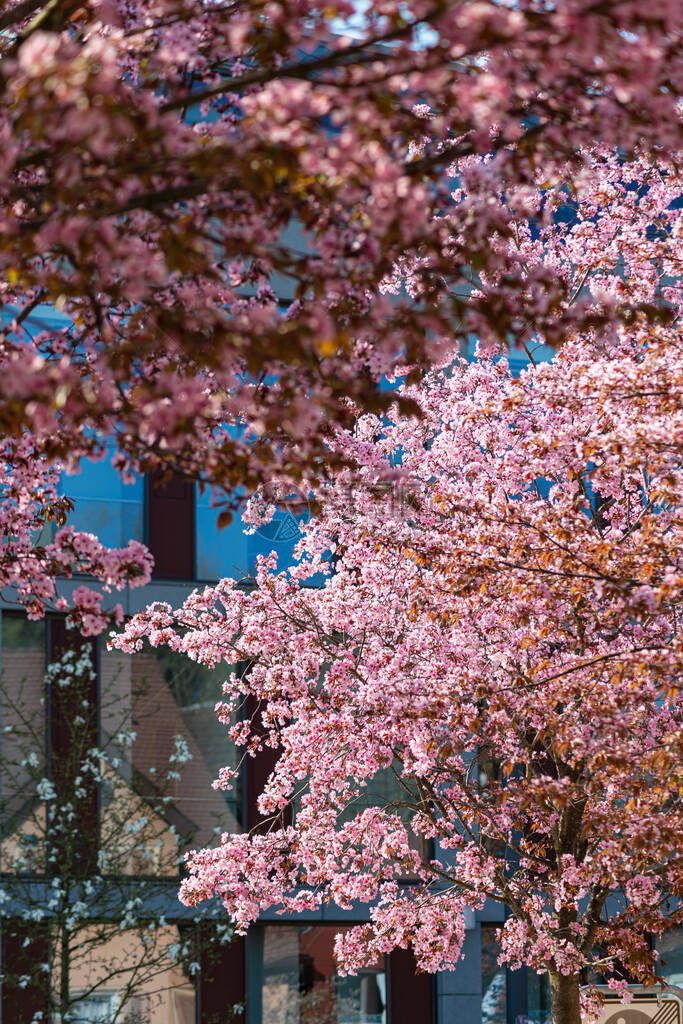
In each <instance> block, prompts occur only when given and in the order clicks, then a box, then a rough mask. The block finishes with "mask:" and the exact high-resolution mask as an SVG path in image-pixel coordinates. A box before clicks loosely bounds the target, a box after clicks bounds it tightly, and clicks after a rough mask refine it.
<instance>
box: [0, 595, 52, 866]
mask: <svg viewBox="0 0 683 1024" xmlns="http://www.w3.org/2000/svg"><path fill="white" fill-rule="evenodd" d="M45 668H46V634H45V622H44V621H42V622H29V620H28V619H27V618H26V616H25V615H23V614H16V615H14V614H11V613H8V612H4V613H3V615H2V698H1V707H0V713H1V715H2V734H1V736H0V787H1V789H0V793H1V799H0V822H1V825H2V846H1V852H0V857H1V862H2V870H3V871H18V872H26V871H28V872H32V871H42V870H44V865H45V861H44V858H45V839H46V817H45V814H46V805H45V801H44V799H43V798H41V793H42V790H41V786H40V782H41V779H44V777H45V776H46V774H47V772H46V765H45V700H44V696H45Z"/></svg>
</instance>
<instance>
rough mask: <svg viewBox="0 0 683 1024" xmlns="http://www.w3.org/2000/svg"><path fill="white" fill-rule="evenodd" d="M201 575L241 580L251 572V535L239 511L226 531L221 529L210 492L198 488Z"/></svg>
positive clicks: (210, 578) (199, 576)
mask: <svg viewBox="0 0 683 1024" xmlns="http://www.w3.org/2000/svg"><path fill="white" fill-rule="evenodd" d="M196 502H197V511H196V518H197V578H198V579H200V580H220V579H223V578H224V577H233V578H235V579H240V578H241V577H242V576H246V575H247V573H248V571H249V560H248V558H247V537H246V536H245V533H244V526H243V523H242V520H241V519H240V516H239V513H238V512H236V513H235V515H234V516H233V520H232V522H231V523H230V524H229V525H228V526H226V527H224V528H223V529H222V530H219V529H218V511H217V509H215V508H212V507H211V497H210V495H209V492H208V491H205V492H204V494H200V493H199V490H197V496H196Z"/></svg>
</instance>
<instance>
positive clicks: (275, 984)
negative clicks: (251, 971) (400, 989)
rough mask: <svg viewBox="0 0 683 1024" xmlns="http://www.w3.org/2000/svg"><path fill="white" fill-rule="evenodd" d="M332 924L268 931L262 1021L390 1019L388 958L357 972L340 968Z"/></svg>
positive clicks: (358, 1023)
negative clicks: (351, 973)
mask: <svg viewBox="0 0 683 1024" xmlns="http://www.w3.org/2000/svg"><path fill="white" fill-rule="evenodd" d="M339 930H340V929H339V928H334V927H332V926H330V925H319V926H309V927H305V926H294V925H269V926H267V927H266V928H265V929H264V931H265V935H264V945H263V987H262V1008H263V1017H262V1024H386V1019H387V1018H386V974H385V970H384V961H383V960H382V962H381V963H378V964H376V965H374V966H373V967H372V968H369V969H367V970H366V971H364V972H363V973H362V974H359V975H357V976H355V977H347V978H342V977H340V976H339V975H338V974H337V972H336V965H335V960H334V936H335V934H337V932H338V931H339Z"/></svg>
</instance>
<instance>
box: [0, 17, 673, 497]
mask: <svg viewBox="0 0 683 1024" xmlns="http://www.w3.org/2000/svg"><path fill="white" fill-rule="evenodd" d="M681 28H682V22H681V9H680V4H679V3H677V2H676V0H660V2H659V3H658V4H657V5H656V7H652V8H651V7H650V6H648V5H645V6H643V5H639V4H624V3H622V2H618V0H605V2H602V3H595V2H594V0H563V2H562V3H559V4H554V5H548V4H547V3H545V2H542V0H523V2H519V3H515V4H499V3H497V2H493V0H465V2H457V3H454V2H450V0H416V2H408V3H406V2H405V0H385V2H382V3H374V4H370V5H368V6H367V10H366V12H365V14H364V15H363V16H362V17H360V16H359V15H358V13H357V11H356V7H355V5H354V4H353V3H352V2H350V0H335V2H331V3H330V2H329V0H325V3H318V2H317V0H304V2H300V3H297V4H291V3H289V2H279V0H275V2H270V3H263V2H262V0H242V2H239V3H234V2H226V3H205V2H203V0H134V2H130V0H84V2H82V3H76V2H74V0H50V2H47V0H10V2H8V3H6V4H5V5H4V7H3V11H2V14H1V15H0V88H1V89H2V95H3V106H2V115H1V116H0V135H1V138H2V146H1V147H0V148H1V149H2V157H1V159H0V219H1V223H2V242H1V244H0V280H1V282H2V301H3V305H4V307H5V310H6V315H7V329H6V331H5V333H4V335H3V339H2V349H1V351H0V360H1V365H2V367H3V373H2V375H0V422H2V424H3V427H4V429H5V430H8V431H9V432H11V433H16V432H17V431H19V430H20V429H22V428H26V429H28V430H29V431H31V432H33V433H36V432H37V433H38V435H39V436H40V438H41V439H44V438H46V437H47V438H51V447H50V450H51V454H52V456H53V457H56V456H57V455H59V454H62V455H65V456H68V455H70V453H71V451H72V442H73V441H74V440H75V439H77V440H78V442H79V443H80V444H84V443H86V441H85V439H86V438H88V439H89V441H88V443H90V444H92V445H96V444H97V439H98V438H100V439H101V438H102V437H103V436H104V437H109V436H111V435H115V436H116V438H117V442H118V445H119V448H120V451H121V461H120V465H121V467H122V468H125V467H126V466H127V465H129V464H133V465H137V466H139V467H142V469H143V470H145V471H146V470H150V469H151V470H154V469H156V468H158V467H159V466H161V467H169V466H170V467H173V468H176V469H178V470H180V471H181V472H188V473H190V474H191V475H193V476H198V475H201V476H203V478H204V479H205V480H207V481H209V482H210V483H216V484H218V485H221V486H222V487H223V488H225V490H227V491H230V490H231V489H232V488H233V487H234V486H235V485H238V484H240V485H245V486H246V487H247V489H248V490H251V489H253V488H254V487H255V486H256V484H257V483H258V482H263V481H264V480H265V481H267V482H270V481H272V479H273V478H274V476H276V475H282V476H284V477H286V478H288V479H289V480H290V481H292V480H294V481H296V480H298V479H299V477H300V475H301V473H302V472H304V470H305V469H306V468H307V469H308V470H309V471H313V470H315V467H316V466H317V464H318V461H319V460H322V461H323V462H328V461H329V458H330V452H329V448H328V446H327V445H326V443H325V436H326V430H327V423H328V422H329V421H333V422H336V421H340V422H342V423H346V424H349V423H350V413H349V407H348V403H347V401H346V399H347V398H348V397H351V398H353V399H355V400H356V401H358V402H359V403H360V404H361V405H362V407H363V408H365V409H367V410H368V411H373V410H374V411H377V410H381V409H382V408H384V407H385V406H386V397H385V396H383V395H382V393H381V391H380V389H379V388H378V385H377V380H378V377H379V375H380V374H381V373H384V372H389V371H390V370H391V369H392V368H393V366H394V365H395V363H396V362H397V361H403V362H405V361H406V360H407V362H408V363H416V364H419V363H421V362H422V361H424V360H425V358H432V359H434V358H438V357H439V351H440V346H439V345H438V343H437V341H436V337H437V336H438V334H439V332H440V331H443V330H444V329H445V328H447V330H446V331H445V333H447V334H449V335H452V332H453V330H454V329H455V328H454V320H457V322H458V324H459V328H457V329H459V330H460V331H461V337H466V336H467V335H468V334H469V333H471V332H474V333H477V334H479V335H482V334H485V335H493V336H495V337H496V339H497V340H500V338H502V337H507V336H508V335H513V336H514V337H515V338H517V339H518V340H523V339H524V338H525V337H528V336H530V332H533V330H534V329H538V328H544V329H545V331H546V332H547V333H553V335H554V336H555V338H556V339H557V338H560V337H562V336H564V333H566V330H567V329H568V327H569V324H568V323H567V321H566V319H565V318H564V317H563V316H562V315H558V314H560V313H562V311H563V310H564V311H565V312H566V311H568V310H569V309H570V308H571V309H572V310H573V314H572V316H573V317H579V318H580V317H581V316H582V315H583V312H582V311H581V310H580V309H579V307H577V306H575V305H572V304H571V302H570V301H569V300H570V299H571V294H568V293H567V289H566V282H565V280H564V278H563V277H562V276H561V275H558V274H556V273H555V271H554V268H553V266H552V265H549V264H546V265H540V264H539V265H537V266H536V271H535V274H534V275H533V276H532V278H531V279H529V278H528V275H526V274H525V273H524V272H523V269H522V268H521V267H520V266H519V265H516V264H515V263H514V262H512V263H507V264H505V265H504V266H503V264H502V263H501V260H500V255H499V254H498V253H497V252H496V250H495V247H494V248H492V247H491V245H490V240H491V237H492V235H493V234H495V233H500V232H505V231H507V230H509V229H510V227H511V220H510V218H511V215H512V211H509V210H507V209H506V207H505V206H501V205H500V204H498V203H496V202H492V203H489V201H488V200H489V199H490V198H492V197H494V196H495V195H496V194H497V193H498V192H499V191H501V190H505V191H508V190H510V189H514V187H515V186H524V185H528V184H530V183H532V182H533V180H534V177H535V175H536V172H537V170H538V168H539V167H542V168H543V178H541V179H540V180H547V181H549V182H553V181H555V180H556V179H557V178H558V176H560V175H561V176H563V177H564V178H566V162H567V161H570V162H573V163H574V164H575V170H576V171H577V172H578V171H579V169H580V166H581V158H580V156H579V151H580V148H581V147H582V146H587V145H593V144H595V143H598V142H603V143H606V144H618V145H619V146H621V147H622V148H623V150H624V151H626V152H631V151H633V148H634V147H635V146H640V147H642V148H643V150H644V151H649V152H651V151H655V150H656V151H657V152H663V153H670V152H673V151H675V150H677V149H678V147H679V146H680V143H681V137H682V134H681V123H680V117H679V111H678V97H679V96H680V94H681ZM476 154H480V155H481V154H489V155H495V159H494V160H492V161H490V162H489V163H488V164H487V172H486V177H485V184H486V187H485V188H484V181H483V182H482V188H481V189H480V194H477V195H474V194H472V193H468V194H467V195H465V194H463V195H460V196H453V195H452V194H451V192H452V182H449V176H448V174H447V173H446V170H447V168H448V167H449V165H451V164H452V163H453V161H454V160H455V159H456V158H460V157H464V156H467V155H476ZM418 254H419V255H420V263H419V264H413V266H414V270H415V274H416V277H417V279H418V281H419V290H420V293H421V301H420V303H415V302H414V301H413V298H412V296H411V295H406V294H403V295H402V296H395V297H393V298H391V299H390V298H389V297H388V296H387V295H386V294H385V293H384V292H383V288H382V282H383V281H384V279H385V277H386V275H387V273H389V272H390V270H391V268H392V267H393V266H394V265H395V263H396V261H397V260H401V259H404V258H408V257H415V256H416V255H418ZM502 270H504V273H503V274H502V275H501V276H500V277H499V279H497V280H494V278H493V277H491V276H490V275H489V276H488V277H487V276H486V273H485V272H491V271H502ZM473 279H474V281H476V282H477V283H478V287H477V288H476V289H473V288H472V284H473ZM529 290H531V291H532V292H533V296H534V297H533V301H532V302H529V301H526V299H527V298H528V293H529ZM280 303H282V304H283V305H284V306H286V309H282V308H281V305H280ZM44 304H48V305H50V306H52V307H56V308H57V309H58V310H60V311H61V312H62V313H63V314H64V315H65V317H66V318H67V325H66V326H64V327H63V328H54V327H50V326H49V325H45V324H43V325H42V328H41V322H40V318H39V317H37V311H38V313H39V311H40V308H41V306H42V305H44ZM629 306H630V303H629V301H627V297H625V296H624V297H622V302H621V303H620V304H618V307H619V308H617V309H615V310H610V311H609V316H610V317H611V318H615V319H619V317H620V315H621V314H623V313H625V311H626V307H629ZM36 317H37V319H36ZM571 319H572V317H570V321H571ZM406 400H407V399H406ZM226 425H233V426H236V427H238V428H239V429H237V430H228V429H226Z"/></svg>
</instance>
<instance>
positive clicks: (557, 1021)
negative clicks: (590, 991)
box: [548, 971, 581, 1024]
mask: <svg viewBox="0 0 683 1024" xmlns="http://www.w3.org/2000/svg"><path fill="white" fill-rule="evenodd" d="M548 974H549V977H550V1012H551V1015H552V1019H553V1024H581V1010H580V1004H579V989H580V985H581V977H580V975H578V974H569V975H567V974H560V973H559V972H557V971H549V972H548Z"/></svg>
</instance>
